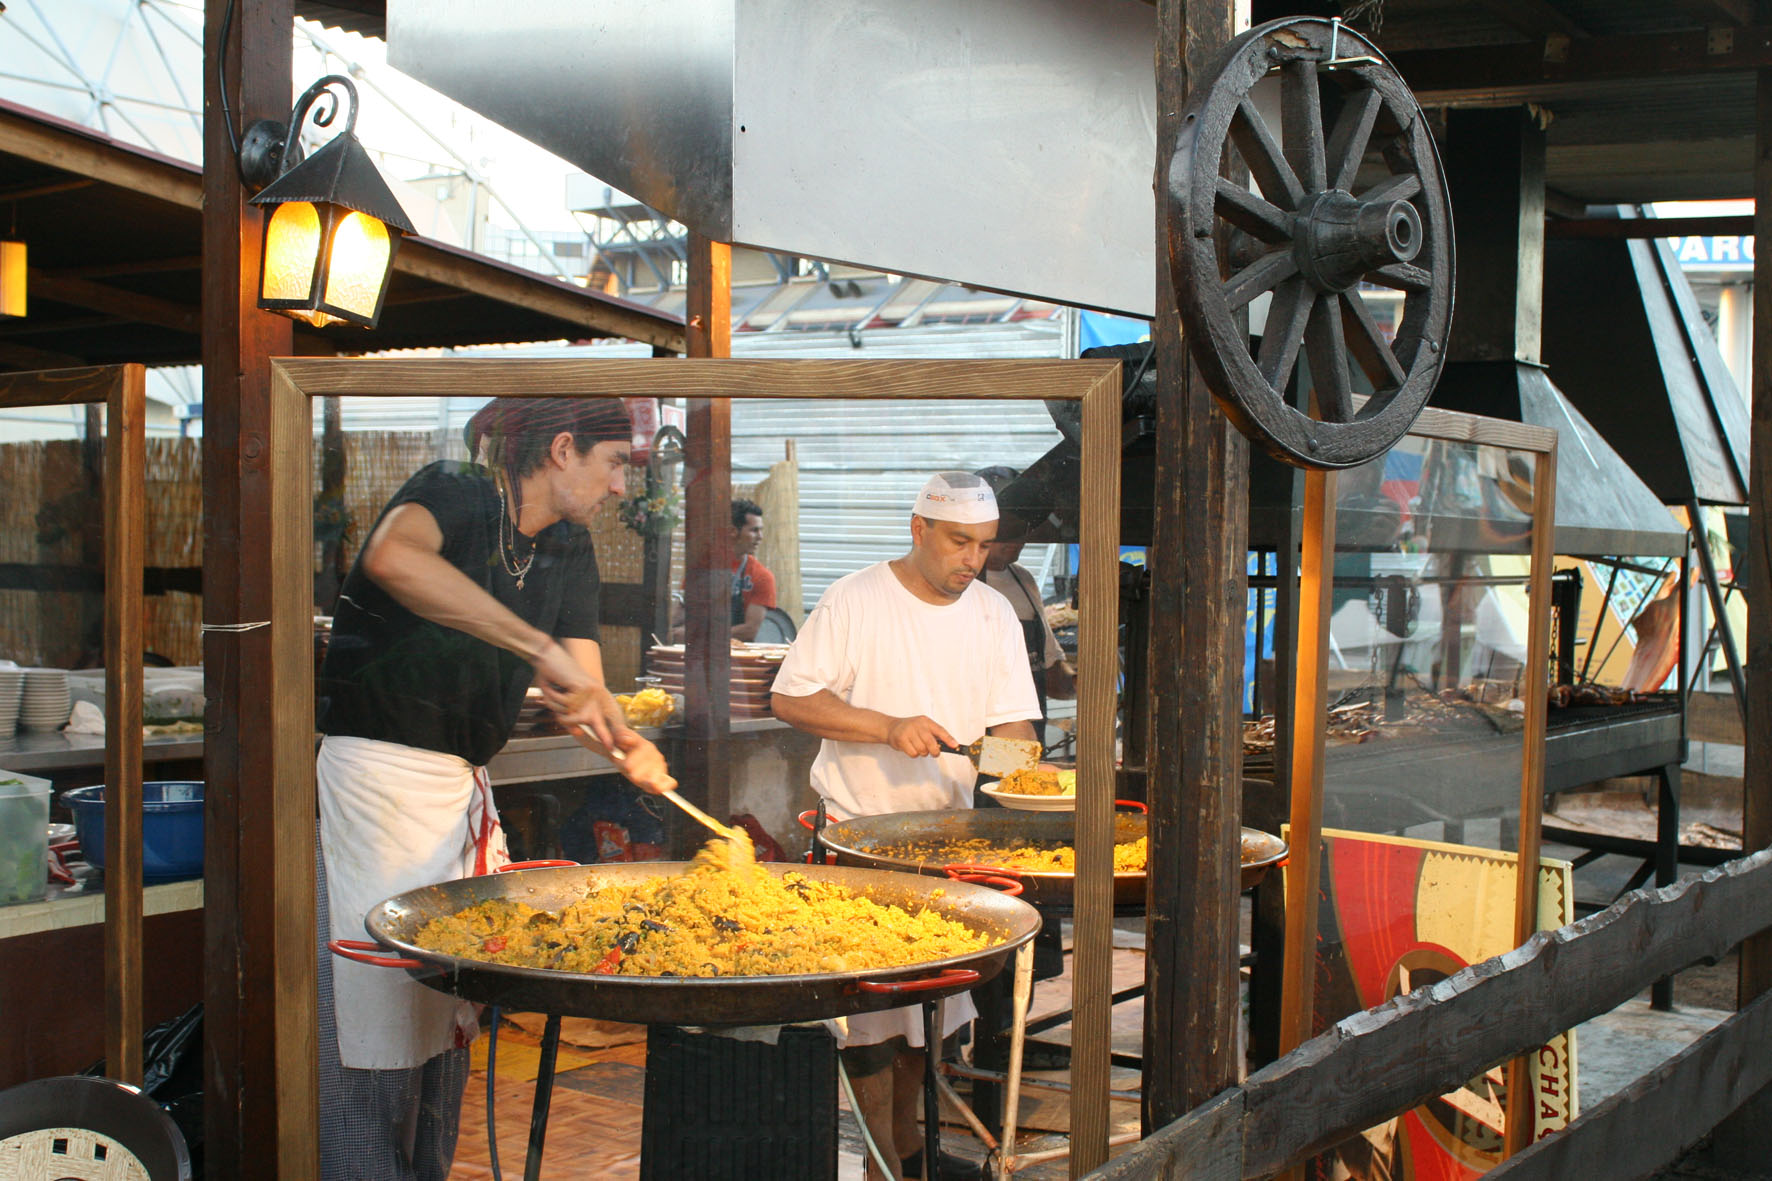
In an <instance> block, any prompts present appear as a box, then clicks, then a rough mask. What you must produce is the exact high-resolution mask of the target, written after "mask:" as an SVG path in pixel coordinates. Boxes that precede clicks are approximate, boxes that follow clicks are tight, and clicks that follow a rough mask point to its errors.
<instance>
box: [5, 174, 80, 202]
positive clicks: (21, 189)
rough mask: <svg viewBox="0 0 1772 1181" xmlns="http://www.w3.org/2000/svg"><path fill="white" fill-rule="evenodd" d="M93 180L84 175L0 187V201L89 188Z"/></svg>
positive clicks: (18, 199) (45, 195)
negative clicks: (67, 178) (41, 182)
mask: <svg viewBox="0 0 1772 1181" xmlns="http://www.w3.org/2000/svg"><path fill="white" fill-rule="evenodd" d="M95 183H96V182H95V181H92V180H89V179H87V178H85V177H79V178H76V179H74V180H56V181H49V182H47V183H44V184H34V185H18V186H17V187H15V188H10V189H0V201H29V200H31V199H32V198H33V197H48V196H53V195H54V194H56V193H68V192H72V191H73V190H75V189H84V188H89V187H91V186H92V185H93V184H95Z"/></svg>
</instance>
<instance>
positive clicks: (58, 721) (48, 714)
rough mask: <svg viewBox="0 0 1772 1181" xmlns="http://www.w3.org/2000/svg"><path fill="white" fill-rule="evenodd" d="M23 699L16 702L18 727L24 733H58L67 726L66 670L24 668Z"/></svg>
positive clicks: (68, 700)
mask: <svg viewBox="0 0 1772 1181" xmlns="http://www.w3.org/2000/svg"><path fill="white" fill-rule="evenodd" d="M24 673H25V691H24V696H23V697H21V698H20V699H19V705H18V724H19V727H20V728H21V729H24V730H59V729H61V728H62V726H64V725H65V724H66V723H67V720H68V711H69V710H70V709H71V708H72V706H73V703H72V699H71V698H70V697H69V696H68V670H67V669H64V668H27V669H25V670H24Z"/></svg>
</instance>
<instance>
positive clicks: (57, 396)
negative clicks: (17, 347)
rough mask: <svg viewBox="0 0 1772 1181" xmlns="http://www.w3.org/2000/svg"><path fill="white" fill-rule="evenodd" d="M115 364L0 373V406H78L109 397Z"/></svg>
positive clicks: (115, 377) (115, 369)
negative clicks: (33, 371)
mask: <svg viewBox="0 0 1772 1181" xmlns="http://www.w3.org/2000/svg"><path fill="white" fill-rule="evenodd" d="M116 380H117V367H116V366H115V365H80V366H63V367H60V368H56V369H51V370H46V371H41V372H35V373H6V374H0V406H79V405H85V404H86V403H89V402H94V401H100V402H102V401H106V400H108V399H109V398H110V391H111V387H112V386H113V385H114V384H115V383H116Z"/></svg>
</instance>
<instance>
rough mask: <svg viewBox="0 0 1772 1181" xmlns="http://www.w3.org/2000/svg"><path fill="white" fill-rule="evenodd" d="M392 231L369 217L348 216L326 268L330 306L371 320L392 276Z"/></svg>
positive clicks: (341, 223) (337, 233)
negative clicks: (386, 283)
mask: <svg viewBox="0 0 1772 1181" xmlns="http://www.w3.org/2000/svg"><path fill="white" fill-rule="evenodd" d="M390 249H391V243H390V242H389V241H388V227H387V226H385V225H383V224H382V223H381V222H380V221H378V220H377V219H376V218H373V217H370V216H369V215H368V214H366V213H357V212H355V211H352V212H350V213H346V214H345V215H344V217H343V218H342V219H340V221H339V223H338V228H337V229H336V230H334V231H333V234H332V255H331V258H330V261H329V263H328V265H327V268H326V302H327V303H328V304H330V305H332V306H333V307H335V308H338V309H340V310H341V311H346V312H350V313H351V314H352V315H355V316H361V317H362V318H363V319H365V320H367V319H370V318H371V317H373V316H374V315H375V309H376V305H377V304H378V303H380V301H381V290H382V284H383V283H384V282H385V281H386V279H387V274H388V254H389V251H390Z"/></svg>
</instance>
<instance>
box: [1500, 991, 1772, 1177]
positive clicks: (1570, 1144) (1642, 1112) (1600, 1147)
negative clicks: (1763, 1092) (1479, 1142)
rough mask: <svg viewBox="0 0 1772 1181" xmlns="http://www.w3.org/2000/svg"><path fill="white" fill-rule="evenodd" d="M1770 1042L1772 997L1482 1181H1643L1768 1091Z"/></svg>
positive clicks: (1771, 1078)
mask: <svg viewBox="0 0 1772 1181" xmlns="http://www.w3.org/2000/svg"><path fill="white" fill-rule="evenodd" d="M1769 1038H1772V996H1762V997H1761V998H1759V999H1758V1000H1756V1001H1754V1002H1753V1003H1752V1004H1751V1005H1749V1006H1747V1007H1746V1008H1744V1009H1742V1010H1741V1012H1739V1013H1737V1014H1735V1016H1733V1017H1731V1018H1729V1019H1728V1020H1727V1021H1725V1022H1723V1023H1722V1024H1721V1025H1719V1026H1717V1027H1716V1028H1715V1029H1712V1030H1710V1031H1709V1032H1707V1033H1706V1034H1705V1035H1704V1036H1703V1037H1701V1038H1699V1039H1698V1040H1697V1041H1696V1042H1693V1043H1692V1044H1691V1045H1689V1046H1687V1047H1686V1048H1685V1049H1684V1050H1681V1051H1680V1052H1679V1053H1678V1054H1675V1055H1674V1056H1673V1057H1672V1058H1669V1059H1668V1060H1667V1061H1665V1062H1663V1063H1662V1064H1661V1065H1660V1066H1657V1067H1656V1068H1655V1069H1654V1070H1651V1071H1650V1072H1649V1073H1648V1074H1645V1075H1643V1076H1642V1077H1641V1078H1639V1079H1637V1080H1636V1081H1635V1082H1633V1083H1631V1085H1630V1086H1628V1087H1626V1088H1625V1089H1624V1090H1622V1091H1619V1092H1618V1093H1616V1094H1614V1095H1611V1096H1609V1097H1608V1098H1607V1099H1606V1100H1605V1101H1604V1102H1602V1103H1600V1104H1599V1105H1598V1106H1596V1107H1594V1108H1593V1109H1591V1110H1589V1111H1585V1112H1583V1113H1582V1114H1581V1118H1579V1119H1577V1120H1576V1121H1575V1122H1574V1123H1572V1124H1570V1125H1569V1126H1568V1127H1567V1128H1564V1129H1563V1130H1561V1131H1559V1132H1555V1133H1553V1134H1552V1135H1549V1136H1547V1137H1545V1138H1544V1139H1543V1140H1540V1141H1538V1142H1537V1143H1536V1144H1534V1145H1532V1146H1531V1147H1530V1148H1527V1149H1525V1150H1524V1151H1522V1152H1520V1153H1518V1154H1517V1155H1515V1156H1513V1157H1511V1158H1509V1159H1508V1160H1505V1161H1503V1162H1502V1163H1501V1164H1500V1165H1498V1166H1496V1167H1495V1168H1494V1169H1491V1170H1490V1171H1489V1172H1488V1174H1486V1176H1488V1177H1490V1178H1503V1179H1505V1181H1561V1179H1562V1178H1565V1177H1641V1176H1645V1175H1647V1174H1649V1173H1651V1172H1654V1171H1655V1170H1658V1169H1660V1168H1663V1167H1665V1166H1667V1165H1671V1164H1673V1163H1674V1162H1675V1161H1676V1160H1678V1159H1679V1158H1680V1156H1681V1155H1682V1154H1683V1153H1684V1152H1685V1151H1686V1150H1687V1149H1689V1148H1691V1147H1692V1146H1693V1145H1694V1144H1697V1143H1698V1142H1699V1141H1700V1140H1702V1139H1704V1138H1705V1137H1706V1136H1707V1135H1709V1134H1710V1132H1711V1130H1712V1129H1713V1128H1715V1127H1716V1126H1717V1125H1718V1124H1719V1123H1721V1122H1722V1121H1723V1120H1724V1119H1725V1118H1726V1117H1727V1116H1728V1115H1729V1114H1730V1113H1731V1112H1733V1111H1735V1110H1736V1109H1737V1108H1739V1107H1740V1106H1741V1105H1742V1104H1743V1103H1745V1102H1746V1101H1747V1100H1748V1099H1749V1098H1750V1097H1752V1096H1753V1094H1754V1093H1755V1092H1756V1091H1758V1090H1760V1089H1761V1088H1762V1087H1766V1086H1769V1085H1772V1055H1768V1054H1766V1053H1765V1052H1764V1051H1765V1047H1766V1045H1767V1039H1769ZM1697 1175H1699V1176H1702V1175H1704V1174H1702V1173H1700V1174H1697Z"/></svg>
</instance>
